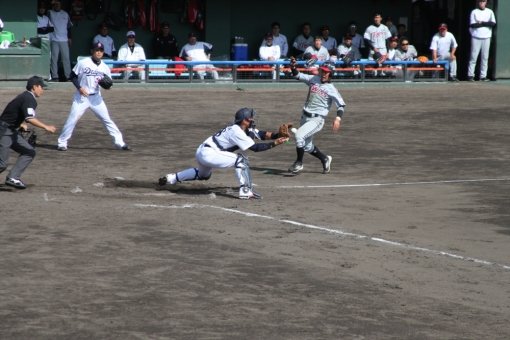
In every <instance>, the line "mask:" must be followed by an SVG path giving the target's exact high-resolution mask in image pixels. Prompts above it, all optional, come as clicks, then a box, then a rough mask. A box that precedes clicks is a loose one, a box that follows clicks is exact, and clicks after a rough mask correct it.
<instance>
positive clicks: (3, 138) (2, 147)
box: [0, 76, 57, 189]
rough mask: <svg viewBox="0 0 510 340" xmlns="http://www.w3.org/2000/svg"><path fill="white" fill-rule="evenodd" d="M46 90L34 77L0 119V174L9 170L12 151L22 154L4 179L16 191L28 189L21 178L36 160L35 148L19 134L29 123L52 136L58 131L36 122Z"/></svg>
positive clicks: (39, 79)
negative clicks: (37, 112) (41, 97)
mask: <svg viewBox="0 0 510 340" xmlns="http://www.w3.org/2000/svg"><path fill="white" fill-rule="evenodd" d="M45 86H46V85H45V84H44V81H43V79H42V78H41V77H37V76H34V77H31V78H30V79H28V81H27V86H26V91H24V92H23V93H21V94H20V95H18V96H17V97H16V98H14V99H13V100H12V101H11V102H10V103H9V104H7V106H6V108H5V110H4V111H3V113H2V115H1V116H0V173H1V172H3V171H5V170H6V169H7V161H8V160H9V149H13V150H14V151H16V152H17V153H19V157H18V160H17V161H16V163H15V164H14V166H13V167H12V168H11V170H10V171H9V174H8V175H7V177H6V179H5V184H6V185H9V186H12V187H14V188H16V189H25V188H26V185H25V183H23V182H22V181H21V175H22V174H23V172H24V171H25V169H26V168H27V167H28V166H29V165H30V163H32V161H33V160H34V157H35V149H34V147H33V146H32V145H30V144H29V143H28V141H26V140H25V139H23V137H22V136H21V134H20V133H19V132H18V128H19V127H20V125H21V124H22V123H23V122H27V123H30V124H32V125H34V126H37V127H39V128H41V129H44V130H46V131H48V132H50V133H55V131H56V130H57V128H56V127H55V126H53V125H46V124H45V123H43V122H42V121H40V120H39V119H37V118H36V112H35V109H36V108H37V101H36V98H38V97H40V96H41V95H42V94H43V92H44V87H45Z"/></svg>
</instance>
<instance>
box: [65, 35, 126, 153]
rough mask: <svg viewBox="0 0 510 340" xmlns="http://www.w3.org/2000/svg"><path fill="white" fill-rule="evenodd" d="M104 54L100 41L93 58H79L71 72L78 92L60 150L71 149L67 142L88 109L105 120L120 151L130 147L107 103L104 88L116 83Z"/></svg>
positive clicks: (92, 50)
mask: <svg viewBox="0 0 510 340" xmlns="http://www.w3.org/2000/svg"><path fill="white" fill-rule="evenodd" d="M103 54H104V46H103V44H102V43H100V42H95V43H94V44H93V45H92V49H91V57H90V58H84V59H81V60H80V61H78V63H77V64H76V66H75V67H74V68H73V71H72V72H71V81H72V82H73V84H74V86H75V87H76V89H77V91H76V92H75V94H74V98H73V104H72V106H71V112H69V116H68V117H67V120H66V122H65V124H64V127H63V128H62V132H61V134H60V136H59V137H58V145H57V149H58V150H59V151H67V143H68V141H69V139H70V138H71V136H72V134H73V131H74V128H75V127H76V124H77V123H78V121H79V120H80V118H81V117H82V116H83V114H84V113H85V111H86V110H87V109H88V108H90V109H91V110H92V111H93V112H94V114H95V115H96V117H97V118H99V120H101V122H102V123H103V125H104V127H105V129H106V130H107V131H108V133H109V134H110V136H111V137H112V139H113V144H114V145H115V147H116V148H118V149H119V150H130V148H129V146H128V145H127V144H126V143H125V142H124V138H123V137H122V133H121V132H120V130H119V128H118V127H117V125H116V124H115V123H114V122H113V120H112V119H111V118H110V115H109V113H108V109H107V108H106V104H105V103H104V100H103V97H102V96H101V91H100V88H103V89H106V90H108V89H110V88H111V87H112V85H113V81H112V79H111V73H110V68H109V67H108V66H106V64H105V63H104V62H103V61H102V60H101V59H102V58H103Z"/></svg>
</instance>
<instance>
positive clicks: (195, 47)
mask: <svg viewBox="0 0 510 340" xmlns="http://www.w3.org/2000/svg"><path fill="white" fill-rule="evenodd" d="M212 49H213V45H212V44H210V43H207V42H204V41H198V40H197V35H196V34H195V33H193V32H191V33H189V34H188V43H187V44H186V45H184V46H183V47H182V48H181V52H180V53H179V57H181V58H183V59H184V60H187V61H210V60H211V52H212ZM193 70H194V71H196V72H197V74H198V76H199V77H200V79H201V80H203V79H204V77H205V73H206V72H208V73H210V74H211V76H212V77H213V79H215V80H216V79H218V71H216V70H215V68H214V65H212V64H203V65H193Z"/></svg>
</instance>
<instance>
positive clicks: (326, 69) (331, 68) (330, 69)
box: [319, 61, 335, 72]
mask: <svg viewBox="0 0 510 340" xmlns="http://www.w3.org/2000/svg"><path fill="white" fill-rule="evenodd" d="M319 68H320V69H321V70H323V71H324V72H333V71H335V64H333V63H332V62H331V61H325V62H324V63H323V64H322V65H321V66H320V67H319Z"/></svg>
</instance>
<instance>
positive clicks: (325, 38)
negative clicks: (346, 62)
mask: <svg viewBox="0 0 510 340" xmlns="http://www.w3.org/2000/svg"><path fill="white" fill-rule="evenodd" d="M320 32H321V37H322V46H324V47H325V48H326V49H327V50H328V53H329V55H336V49H337V47H338V42H337V41H336V39H335V38H334V37H332V36H330V35H329V26H328V25H324V26H322V27H321V28H320Z"/></svg>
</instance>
